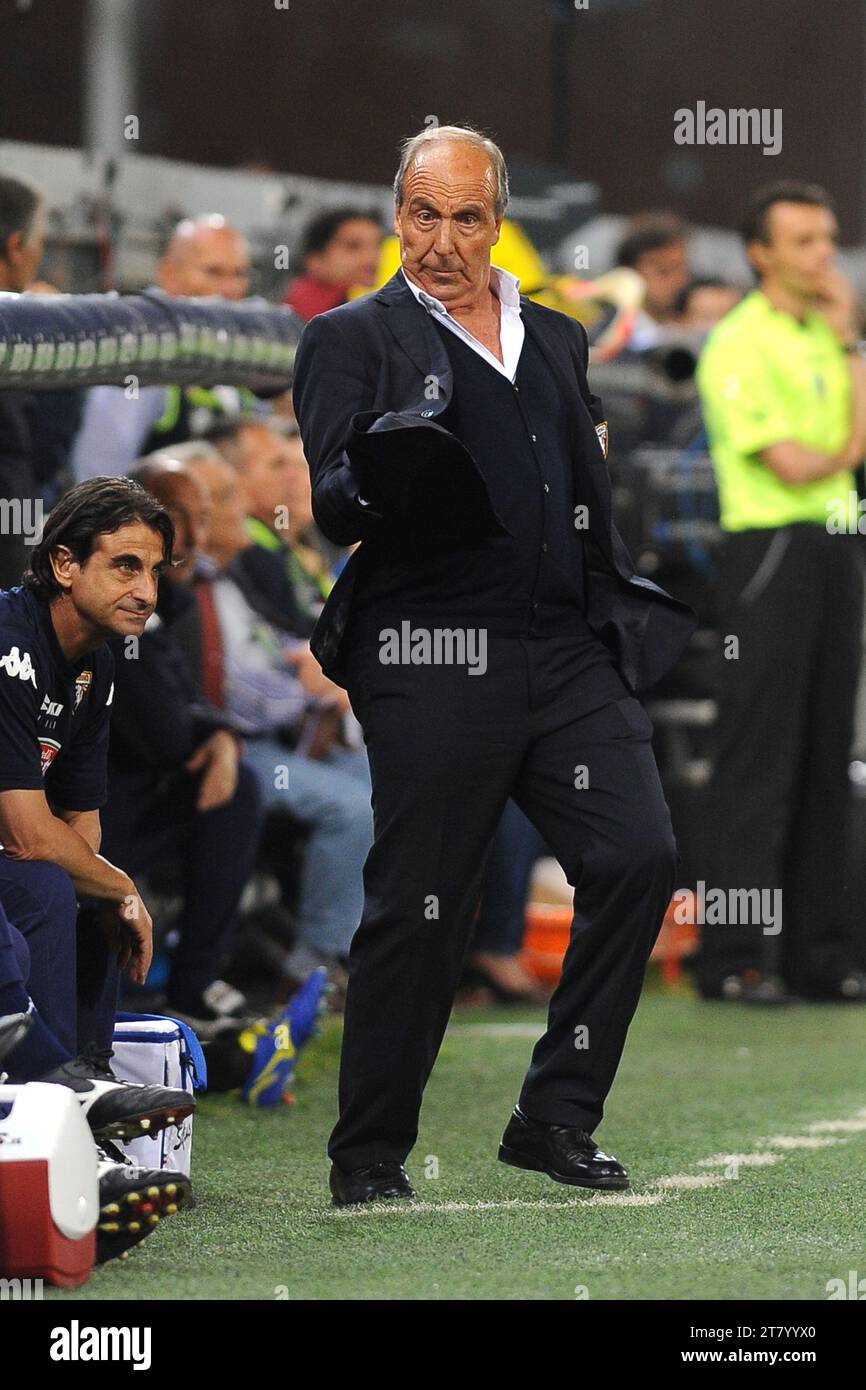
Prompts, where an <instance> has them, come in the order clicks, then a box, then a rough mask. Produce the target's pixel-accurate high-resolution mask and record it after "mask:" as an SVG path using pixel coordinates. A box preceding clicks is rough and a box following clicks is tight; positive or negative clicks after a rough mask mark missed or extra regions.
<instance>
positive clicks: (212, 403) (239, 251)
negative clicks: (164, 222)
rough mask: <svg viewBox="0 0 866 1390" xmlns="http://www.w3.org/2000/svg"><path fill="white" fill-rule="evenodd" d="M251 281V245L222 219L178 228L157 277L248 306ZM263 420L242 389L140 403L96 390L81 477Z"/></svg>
mask: <svg viewBox="0 0 866 1390" xmlns="http://www.w3.org/2000/svg"><path fill="white" fill-rule="evenodd" d="M249 278H250V253H249V247H248V246H247V242H246V239H245V238H244V236H243V235H242V234H241V233H240V232H239V231H238V230H237V228H236V227H232V226H231V224H230V223H228V222H227V221H226V220H225V218H224V217H220V216H219V215H218V214H216V213H214V214H209V215H207V216H204V217H197V218H195V219H186V220H185V221H183V222H181V223H179V224H178V226H177V227H176V228H175V231H174V233H173V235H172V238H171V240H170V241H169V244H168V248H167V250H166V252H165V255H164V256H163V258H162V261H161V262H160V265H159V270H158V273H157V283H158V285H159V287H160V289H163V290H165V291H166V293H167V294H172V295H177V296H180V297H183V296H194V297H196V298H210V297H211V296H219V297H220V298H222V299H243V298H244V296H245V295H246V294H247V292H248V288H249ZM256 413H261V414H264V413H266V408H265V406H264V405H263V404H262V403H261V402H260V401H259V400H258V398H257V397H256V396H255V395H254V394H253V392H252V391H247V390H245V389H243V388H239V387H236V386H215V387H212V388H210V389H205V388H203V387H200V386H183V387H181V386H142V387H141V388H140V389H139V391H138V394H137V396H135V397H129V396H128V395H127V393H126V390H125V388H123V387H120V386H95V387H93V389H92V390H90V391H89V392H88V393H87V399H86V402H85V405H84V417H83V420H82V423H81V429H80V431H79V433H78V437H77V439H76V441H75V447H74V452H73V460H72V461H73V467H74V470H75V476H76V478H78V479H82V478H92V477H95V476H96V475H97V474H109V475H112V476H114V475H117V474H123V473H128V472H129V471H130V469H131V468H132V467H133V465H134V464H135V462H136V460H137V459H139V458H140V457H141V456H142V455H143V454H148V453H150V452H151V451H153V450H154V449H160V448H166V447H167V446H168V445H171V444H175V443H179V442H180V441H181V440H186V439H190V438H191V437H192V436H194V435H201V434H203V433H204V432H205V430H206V429H207V428H208V427H209V426H210V425H212V424H213V423H214V422H215V421H216V420H217V419H223V418H226V417H229V418H237V417H238V416H239V415H243V414H248V415H254V414H256Z"/></svg>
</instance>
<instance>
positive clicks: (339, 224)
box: [283, 207, 383, 319]
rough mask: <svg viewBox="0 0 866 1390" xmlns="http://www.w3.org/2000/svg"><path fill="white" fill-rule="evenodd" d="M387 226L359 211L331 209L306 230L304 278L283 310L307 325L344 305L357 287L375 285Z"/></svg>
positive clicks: (293, 288) (292, 288) (373, 215)
mask: <svg viewBox="0 0 866 1390" xmlns="http://www.w3.org/2000/svg"><path fill="white" fill-rule="evenodd" d="M382 235H383V233H382V225H381V223H380V221H379V217H378V214H377V213H375V212H365V211H363V210H362V209H360V208H349V207H346V208H327V209H326V210H325V211H324V212H320V213H319V214H318V216H317V217H314V218H313V220H312V222H310V223H309V225H308V226H307V227H306V229H305V231H304V233H303V235H302V237H301V246H300V255H301V263H302V265H303V267H304V269H303V272H302V273H301V274H300V275H298V276H297V277H296V279H294V280H293V281H292V282H291V284H290V285H289V287H288V289H287V290H286V294H285V298H284V299H283V303H284V304H288V305H289V307H290V308H292V309H294V311H295V313H296V314H300V316H301V318H303V319H312V318H315V316H316V314H323V313H324V312H325V310H326V309H335V308H336V307H337V305H338V304H345V302H346V300H347V299H348V297H349V291H350V290H351V289H352V288H354V286H356V285H369V286H370V288H372V287H373V286H374V285H375V284H376V277H377V273H378V270H379V248H380V246H381V244H382Z"/></svg>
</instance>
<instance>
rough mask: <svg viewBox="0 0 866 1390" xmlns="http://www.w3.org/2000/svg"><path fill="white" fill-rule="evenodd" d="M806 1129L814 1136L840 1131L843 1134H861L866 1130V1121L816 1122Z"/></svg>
mask: <svg viewBox="0 0 866 1390" xmlns="http://www.w3.org/2000/svg"><path fill="white" fill-rule="evenodd" d="M806 1128H807V1129H808V1130H809V1131H810V1132H811V1133H812V1134H824V1133H825V1132H827V1131H828V1130H838V1131H839V1132H840V1133H841V1134H860V1133H862V1132H863V1130H866V1119H863V1120H815V1122H814V1123H813V1124H811V1125H807V1126H806Z"/></svg>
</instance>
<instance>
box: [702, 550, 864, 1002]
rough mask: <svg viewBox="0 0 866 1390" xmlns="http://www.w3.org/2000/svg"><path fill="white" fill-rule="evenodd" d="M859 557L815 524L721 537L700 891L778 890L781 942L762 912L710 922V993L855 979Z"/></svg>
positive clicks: (705, 945) (706, 934) (705, 958)
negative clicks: (711, 756) (742, 983)
mask: <svg viewBox="0 0 866 1390" xmlns="http://www.w3.org/2000/svg"><path fill="white" fill-rule="evenodd" d="M862 549H863V541H862V538H861V537H858V536H856V535H831V534H828V532H827V531H826V530H825V529H824V527H822V526H819V525H812V524H807V523H799V524H796V525H792V526H787V527H783V528H778V529H773V530H769V529H762V530H750V531H742V532H730V533H728V535H727V536H726V537H725V540H724V544H723V550H722V559H721V565H722V572H721V586H720V600H721V607H720V620H721V628H722V634H723V638H725V639H729V638H731V637H735V638H736V639H737V644H738V645H737V646H735V645H734V644H732V643H731V644H729V646H730V651H731V653H732V655H729V657H728V658H727V659H723V660H722V663H721V676H720V688H719V721H718V726H717V744H716V758H715V767H714V774H713V779H712V782H711V784H710V786H709V789H708V801H709V815H708V820H707V828H708V831H709V835H708V841H707V845H706V848H705V852H704V855H703V865H704V872H705V876H706V877H705V881H706V884H707V892H708V893H709V890H710V888H720V889H722V890H723V892H725V893H727V894H728V895H730V893H731V890H732V889H740V890H744V889H745V890H748V889H761V890H763V891H765V892H766V893H767V894H768V897H767V901H768V902H769V901H771V899H770V898H769V894H770V893H774V892H779V893H780V894H781V897H780V898H779V899H777V901H778V902H780V904H781V930H777V929H776V928H777V925H778V924H777V923H775V922H773V923H772V924H770V923H768V922H767V921H766V920H765V919H763V918H761V917H760V915H759V914H758V913H751V914H749V913H742V914H739V915H740V916H742V917H743V918H749V919H750V920H739V921H730V920H728V921H725V922H718V923H714V922H707V923H706V924H705V925H704V926H703V929H702V949H701V953H700V957H699V961H698V969H697V977H698V980H699V982H700V983H701V985H702V986H703V987H704V988H706V989H707V990H708V991H713V990H715V989H716V988H717V987H718V985H719V983H720V981H721V980H722V979H723V978H724V976H725V975H727V974H730V973H732V972H739V971H742V970H747V969H750V968H753V969H762V970H772V971H774V972H780V973H781V974H782V975H783V976H784V977H785V979H786V981H787V983H788V984H789V985H790V986H792V987H793V988H794V989H804V990H810V989H821V988H825V987H826V986H828V985H831V984H832V983H833V982H834V981H835V982H838V981H839V980H840V979H841V977H842V976H843V975H844V974H845V973H846V970H848V969H850V962H851V953H850V949H849V945H848V943H847V942H846V940H845V937H844V933H843V929H842V925H841V920H840V918H841V897H842V890H843V886H844V879H845V828H846V820H847V808H848V804H849V798H850V788H849V779H848V761H849V757H850V752H851V743H852V737H853V721H854V704H855V697H856V692H857V682H858V674H859V669H860V650H861V640H862V637H861V634H862V623H863V576H862V561H861V552H862ZM756 901H757V899H756ZM728 915H729V916H730V914H728ZM756 917H757V918H758V920H754V919H755V918H756ZM768 926H770V930H769V931H768V930H766V928H767V927H768Z"/></svg>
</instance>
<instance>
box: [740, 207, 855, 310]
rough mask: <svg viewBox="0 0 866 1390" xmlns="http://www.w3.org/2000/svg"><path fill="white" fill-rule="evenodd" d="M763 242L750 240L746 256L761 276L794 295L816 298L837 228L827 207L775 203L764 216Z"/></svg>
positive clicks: (836, 239)
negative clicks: (769, 277)
mask: <svg viewBox="0 0 866 1390" xmlns="http://www.w3.org/2000/svg"><path fill="white" fill-rule="evenodd" d="M767 238H768V239H767V243H766V244H765V243H764V242H761V241H753V242H752V243H751V244H750V246H749V255H750V257H751V259H752V262H753V264H754V265H755V266H756V268H757V270H758V272H759V273H760V274H761V275H762V276H767V275H769V276H771V277H772V278H774V279H776V280H778V281H779V282H780V283H781V284H782V285H784V286H785V288H786V289H788V290H790V291H792V292H793V293H794V294H798V295H803V296H805V297H807V298H812V297H814V296H817V295H818V294H819V293H820V291H821V288H822V285H823V281H824V277H825V276H826V274H827V272H828V271H829V270H831V269H832V267H833V263H834V261H835V259H836V250H837V247H838V244H839V227H838V224H837V222H836V218H835V217H834V215H833V213H832V212H831V211H830V209H829V208H822V207H811V206H809V205H808V204H805V203H775V204H774V205H773V207H771V208H770V210H769V212H768V214H767Z"/></svg>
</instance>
